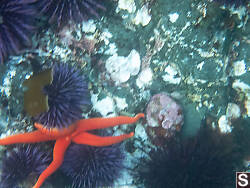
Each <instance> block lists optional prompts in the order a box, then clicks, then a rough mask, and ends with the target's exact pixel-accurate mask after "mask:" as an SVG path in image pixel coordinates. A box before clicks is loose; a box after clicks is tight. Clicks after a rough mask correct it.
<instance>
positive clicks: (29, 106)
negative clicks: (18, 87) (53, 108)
mask: <svg viewBox="0 0 250 188" xmlns="http://www.w3.org/2000/svg"><path fill="white" fill-rule="evenodd" d="M52 80H53V75H52V69H47V70H45V71H42V72H40V73H38V74H37V75H33V76H31V77H30V78H29V79H27V80H25V81H24V82H23V87H25V91H24V110H25V111H26V112H27V113H28V114H29V115H30V116H33V117H34V116H36V115H39V114H41V113H43V112H46V111H48V109H49V106H48V96H46V95H44V93H43V88H44V86H46V85H49V84H51V83H52Z"/></svg>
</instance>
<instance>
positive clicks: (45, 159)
mask: <svg viewBox="0 0 250 188" xmlns="http://www.w3.org/2000/svg"><path fill="white" fill-rule="evenodd" d="M50 160H51V157H50V156H49V155H48V154H46V153H44V152H42V151H40V149H39V148H38V147H37V146H34V145H32V146H31V145H21V146H20V145H19V146H17V147H15V148H14V149H12V150H11V151H8V152H7V153H6V156H5V157H4V158H3V160H2V173H1V183H0V187H4V188H13V187H18V184H21V183H22V182H23V181H25V180H26V179H27V178H29V176H30V175H35V176H37V175H39V174H41V173H42V171H43V170H44V169H45V168H46V167H47V165H48V164H49V162H50Z"/></svg>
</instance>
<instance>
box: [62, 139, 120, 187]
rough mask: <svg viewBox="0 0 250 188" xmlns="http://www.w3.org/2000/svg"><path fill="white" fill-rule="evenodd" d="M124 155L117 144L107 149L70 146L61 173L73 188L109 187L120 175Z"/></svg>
mask: <svg viewBox="0 0 250 188" xmlns="http://www.w3.org/2000/svg"><path fill="white" fill-rule="evenodd" d="M123 159H124V155H123V153H122V152H121V147H120V145H119V144H116V145H112V146H107V147H93V146H86V145H77V144H74V145H71V146H70V147H69V149H68V150H67V152H66V154H65V158H64V162H63V165H62V171H63V172H64V173H65V174H66V175H67V176H69V177H70V179H71V180H72V187H73V188H83V187H84V188H96V187H100V186H111V185H112V184H113V182H114V180H115V179H117V178H118V177H119V176H120V175H121V170H122V169H123V168H124V165H123Z"/></svg>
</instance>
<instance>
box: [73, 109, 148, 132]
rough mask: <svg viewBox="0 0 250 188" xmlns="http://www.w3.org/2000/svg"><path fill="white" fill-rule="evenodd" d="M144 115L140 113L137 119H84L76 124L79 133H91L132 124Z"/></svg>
mask: <svg viewBox="0 0 250 188" xmlns="http://www.w3.org/2000/svg"><path fill="white" fill-rule="evenodd" d="M143 117H144V114H143V113H139V114H137V115H136V116H135V117H128V116H117V117H112V118H91V119H82V120H79V121H77V122H76V124H77V131H78V132H82V131H89V130H94V129H103V128H107V127H114V126H117V125H121V124H131V123H135V122H136V121H138V120H139V119H140V118H143Z"/></svg>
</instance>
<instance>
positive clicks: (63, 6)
mask: <svg viewBox="0 0 250 188" xmlns="http://www.w3.org/2000/svg"><path fill="white" fill-rule="evenodd" d="M101 2H103V0H60V1H58V0H42V1H41V13H42V14H44V15H46V16H48V18H49V23H51V24H52V23H56V24H57V26H58V27H61V26H63V25H65V24H67V23H68V22H69V21H74V22H76V23H79V22H81V21H83V20H86V19H88V18H89V17H92V16H96V17H97V16H98V15H99V14H98V12H97V10H98V9H101V10H105V8H104V6H102V5H101V4H100V3H101Z"/></svg>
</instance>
